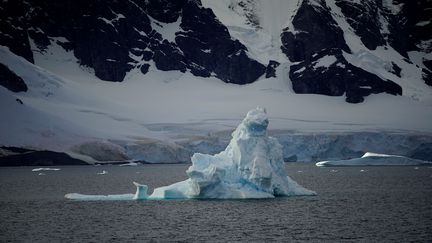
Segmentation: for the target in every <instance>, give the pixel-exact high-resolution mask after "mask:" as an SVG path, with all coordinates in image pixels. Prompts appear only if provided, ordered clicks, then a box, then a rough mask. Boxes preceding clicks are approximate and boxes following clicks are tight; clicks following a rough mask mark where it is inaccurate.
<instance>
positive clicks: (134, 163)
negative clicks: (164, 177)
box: [119, 162, 140, 167]
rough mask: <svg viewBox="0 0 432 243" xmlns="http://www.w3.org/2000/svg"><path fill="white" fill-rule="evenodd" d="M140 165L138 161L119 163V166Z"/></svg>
mask: <svg viewBox="0 0 432 243" xmlns="http://www.w3.org/2000/svg"><path fill="white" fill-rule="evenodd" d="M138 165H140V163H136V162H129V163H126V164H121V165H119V166H122V167H123V166H138Z"/></svg>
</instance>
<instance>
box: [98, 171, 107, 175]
mask: <svg viewBox="0 0 432 243" xmlns="http://www.w3.org/2000/svg"><path fill="white" fill-rule="evenodd" d="M97 174H98V175H106V174H108V171H106V170H103V171H102V172H98V173H97Z"/></svg>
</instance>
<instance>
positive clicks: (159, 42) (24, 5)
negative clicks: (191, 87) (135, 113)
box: [0, 0, 265, 84]
mask: <svg viewBox="0 0 432 243" xmlns="http://www.w3.org/2000/svg"><path fill="white" fill-rule="evenodd" d="M0 11H1V12H0V13H1V14H2V16H3V17H2V18H1V21H0V32H1V33H3V34H2V35H0V44H1V45H5V46H8V47H9V48H10V49H11V50H12V51H13V52H14V53H16V54H18V55H20V56H23V57H24V58H26V59H27V60H28V61H30V62H33V55H32V51H31V49H30V43H29V37H30V38H31V40H33V41H34V43H35V44H36V46H37V48H38V49H39V50H40V51H42V52H43V51H44V49H45V48H46V47H47V46H48V45H50V44H51V41H53V39H52V37H63V38H62V41H59V40H57V42H58V43H57V44H59V45H61V46H62V47H63V48H65V49H66V50H72V51H73V53H74V55H75V56H76V57H77V58H78V60H79V61H80V64H81V65H84V66H87V67H91V68H93V69H94V70H95V74H96V76H97V77H98V78H100V79H102V80H106V81H122V80H123V79H124V77H125V75H126V73H127V72H128V71H130V70H131V69H132V68H135V67H139V68H141V71H142V72H143V73H144V74H145V73H146V72H147V70H148V67H149V65H150V63H152V62H154V64H155V66H156V67H157V68H158V69H159V70H163V71H169V70H179V71H181V72H186V71H190V72H191V73H193V74H194V75H196V76H202V77H208V76H210V75H214V76H216V77H218V78H220V79H221V80H223V81H225V82H228V83H236V84H245V83H251V82H253V81H255V80H256V79H257V78H258V77H259V76H261V75H262V74H263V73H264V72H265V66H264V65H262V64H260V63H258V62H257V61H255V60H252V59H250V58H249V57H248V56H247V54H246V52H247V48H246V47H245V46H244V45H243V44H241V43H240V42H238V41H236V40H233V39H232V38H231V36H230V35H229V33H228V31H227V29H226V27H225V26H223V25H222V24H221V23H220V22H219V21H218V20H217V19H216V17H215V15H214V14H213V12H212V11H211V10H210V9H205V8H203V7H202V6H201V3H200V2H199V1H193V0H190V1H163V0H159V1H137V0H134V1H132V0H131V1H82V0H79V1H75V0H74V1H72V0H66V1H61V2H53V1H6V2H5V3H3V4H2V7H1V8H0ZM170 29H171V30H170ZM168 32H172V33H168Z"/></svg>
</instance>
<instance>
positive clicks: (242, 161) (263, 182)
mask: <svg viewBox="0 0 432 243" xmlns="http://www.w3.org/2000/svg"><path fill="white" fill-rule="evenodd" d="M268 123H269V122H268V118H267V114H266V111H265V110H264V109H262V108H256V109H253V110H251V111H249V112H248V113H247V115H246V117H245V118H244V120H243V121H242V122H241V123H240V125H239V126H238V127H237V129H236V130H235V131H234V132H233V133H232V139H231V141H230V143H229V145H228V146H227V148H226V149H225V150H224V151H222V152H220V153H218V154H215V155H208V154H201V153H195V154H194V155H193V156H192V165H191V166H190V167H189V169H188V170H187V171H186V173H187V175H188V177H189V179H187V180H185V181H180V182H177V183H174V184H172V185H169V186H164V187H159V188H156V189H155V190H154V191H153V193H152V194H151V195H148V193H147V186H146V185H141V184H139V183H134V184H135V186H136V187H137V191H136V193H135V195H132V194H124V195H101V196H98V195H83V194H77V193H70V194H66V195H65V197H66V198H69V199H76V200H129V199H131V200H132V199H147V200H148V199H189V198H214V199H246V198H274V197H278V196H300V195H316V193H315V192H314V191H311V190H308V189H306V188H304V187H302V186H301V185H299V184H297V182H295V181H294V180H292V179H291V178H290V177H289V176H287V174H286V172H285V163H284V161H283V156H282V145H281V144H280V143H279V142H278V141H277V139H275V138H273V137H269V136H268V135H267V126H268Z"/></svg>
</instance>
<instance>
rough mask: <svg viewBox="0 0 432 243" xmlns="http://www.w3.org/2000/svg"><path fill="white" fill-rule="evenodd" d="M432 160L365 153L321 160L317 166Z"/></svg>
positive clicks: (390, 163)
mask: <svg viewBox="0 0 432 243" xmlns="http://www.w3.org/2000/svg"><path fill="white" fill-rule="evenodd" d="M430 164H432V162H429V161H424V160H418V159H412V158H408V157H404V156H400V155H389V154H376V153H370V152H367V153H365V154H364V155H363V156H362V157H361V158H355V159H347V160H335V161H321V162H318V163H316V164H315V165H316V166H385V165H389V166H402V165H404V166H407V165H408V166H409V165H411V166H413V165H430Z"/></svg>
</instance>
